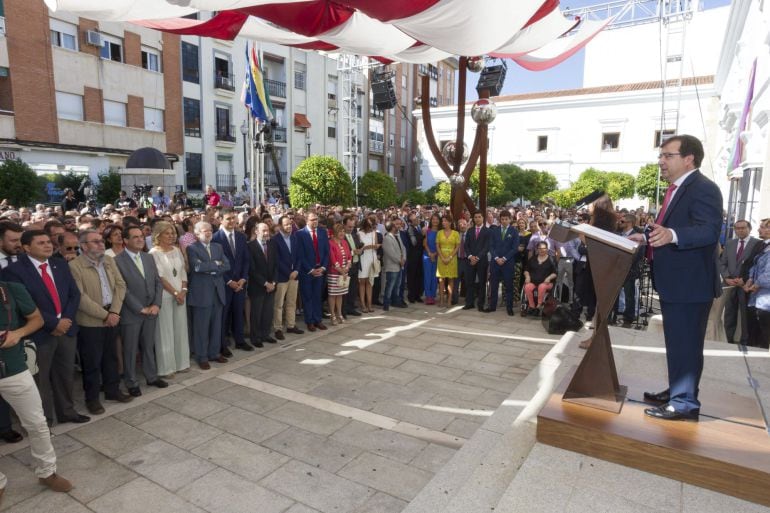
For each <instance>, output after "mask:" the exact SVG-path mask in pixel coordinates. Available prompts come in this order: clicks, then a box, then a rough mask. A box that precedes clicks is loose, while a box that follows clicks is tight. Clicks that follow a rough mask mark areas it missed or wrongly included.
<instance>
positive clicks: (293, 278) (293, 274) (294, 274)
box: [289, 271, 299, 280]
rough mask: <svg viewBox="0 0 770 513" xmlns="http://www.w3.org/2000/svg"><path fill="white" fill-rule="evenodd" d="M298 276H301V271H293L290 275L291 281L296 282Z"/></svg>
mask: <svg viewBox="0 0 770 513" xmlns="http://www.w3.org/2000/svg"><path fill="white" fill-rule="evenodd" d="M297 276H299V271H292V272H291V274H290V275H289V279H290V280H296V279H297Z"/></svg>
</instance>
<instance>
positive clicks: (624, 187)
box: [607, 171, 636, 200]
mask: <svg viewBox="0 0 770 513" xmlns="http://www.w3.org/2000/svg"><path fill="white" fill-rule="evenodd" d="M635 185H636V179H635V178H634V176H633V175H631V174H629V173H620V172H617V171H610V172H608V173H607V194H609V195H610V198H612V199H613V200H619V199H622V198H633V197H634V189H635Z"/></svg>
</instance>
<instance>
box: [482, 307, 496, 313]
mask: <svg viewBox="0 0 770 513" xmlns="http://www.w3.org/2000/svg"><path fill="white" fill-rule="evenodd" d="M495 311H497V308H484V309H483V310H479V312H484V313H492V312H495Z"/></svg>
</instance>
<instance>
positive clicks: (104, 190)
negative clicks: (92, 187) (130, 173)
mask: <svg viewBox="0 0 770 513" xmlns="http://www.w3.org/2000/svg"><path fill="white" fill-rule="evenodd" d="M119 194H120V174H119V173H118V172H117V171H115V170H114V169H110V170H109V171H107V172H106V173H102V174H100V175H99V183H97V184H96V201H97V202H99V203H100V204H102V205H106V204H107V203H112V202H113V201H115V198H117V197H118V195H119Z"/></svg>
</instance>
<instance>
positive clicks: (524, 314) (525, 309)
mask: <svg viewBox="0 0 770 513" xmlns="http://www.w3.org/2000/svg"><path fill="white" fill-rule="evenodd" d="M527 312H529V308H524V309H522V311H521V316H522V317H526V316H527Z"/></svg>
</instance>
